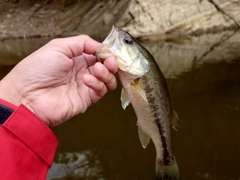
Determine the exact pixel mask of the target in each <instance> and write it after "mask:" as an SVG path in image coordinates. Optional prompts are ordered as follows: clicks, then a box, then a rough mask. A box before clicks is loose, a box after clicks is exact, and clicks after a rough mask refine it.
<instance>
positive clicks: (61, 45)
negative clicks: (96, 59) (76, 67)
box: [49, 35, 101, 58]
mask: <svg viewBox="0 0 240 180" xmlns="http://www.w3.org/2000/svg"><path fill="white" fill-rule="evenodd" d="M49 44H50V45H54V46H55V47H56V48H58V49H57V50H59V51H61V52H62V53H64V54H65V55H66V56H68V57H69V58H72V57H76V56H80V55H82V54H83V53H86V54H93V53H94V52H95V51H96V50H97V49H98V48H99V47H100V46H101V43H99V42H97V41H95V40H94V39H92V38H91V37H89V36H87V35H79V36H74V37H68V38H58V39H54V40H52V41H50V42H49Z"/></svg>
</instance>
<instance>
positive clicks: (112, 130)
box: [0, 32, 240, 180]
mask: <svg viewBox="0 0 240 180" xmlns="http://www.w3.org/2000/svg"><path fill="white" fill-rule="evenodd" d="M238 36H239V33H232V32H226V33H225V34H222V35H206V36H203V37H201V38H193V39H189V40H184V41H178V42H165V43H162V42H153V43H145V44H144V45H145V46H146V47H147V48H148V49H149V50H150V52H151V53H152V54H153V55H154V57H156V60H157V61H158V64H159V66H160V67H161V69H162V71H163V73H164V75H165V77H166V79H167V83H168V88H169V92H170V95H171V99H172V102H173V105H174V108H175V110H176V111H177V113H178V115H179V117H180V120H181V129H180V130H179V131H178V132H176V131H174V130H172V146H173V152H174V155H175V157H176V159H177V162H178V165H179V169H180V173H181V175H182V179H184V180H193V179H194V180H204V179H210V180H237V179H240V175H239V173H238V170H239V167H240V155H239V152H240V146H239V143H238V141H239V139H240V132H239V127H240V121H239V120H240V52H239V50H238V49H239V48H238V47H239V45H240V41H237V40H238V39H239V38H236V37H238ZM47 41H48V40H47V39H46V40H44V39H43V40H41V41H36V40H32V42H34V43H35V44H36V42H38V43H37V45H36V46H35V47H34V46H33V45H32V42H31V41H25V40H22V41H20V42H19V43H18V42H16V41H14V42H12V45H11V43H9V41H8V42H1V43H0V47H1V49H3V50H0V51H2V52H1V54H2V55H1V57H0V77H3V76H4V75H5V74H6V73H7V72H8V71H9V70H10V69H11V68H12V67H13V65H14V64H15V63H16V62H18V61H19V60H20V59H22V58H23V57H24V56H26V55H27V54H29V53H31V52H32V51H33V50H35V49H37V48H38V47H39V46H41V45H43V44H44V43H46V42H47ZM17 44H19V46H18V45H17ZM22 44H24V46H25V47H23V46H22ZM3 47H5V48H3ZM20 47H23V48H22V49H20ZM120 90H121V85H120V84H119V85H118V88H117V89H116V90H115V91H113V92H111V93H109V94H107V95H106V96H105V97H104V98H103V99H102V100H101V101H99V102H98V103H97V104H95V105H93V106H91V107H90V108H89V109H88V110H87V112H86V113H84V114H81V115H78V116H76V117H74V118H73V119H72V120H71V121H68V122H66V123H64V124H62V125H59V126H58V127H56V128H54V129H53V131H54V133H55V134H56V136H57V138H58V140H59V147H58V152H57V154H56V157H55V161H54V164H53V167H52V168H51V170H50V171H49V176H48V179H49V180H50V179H98V180H110V179H114V180H128V179H129V180H130V179H131V180H145V179H154V176H155V172H154V169H155V167H154V166H155V149H154V147H153V144H152V143H150V144H149V146H148V147H147V149H145V150H144V149H143V148H142V146H141V144H140V142H139V139H138V132H137V127H136V116H135V114H134V111H133V109H132V107H128V108H127V109H126V110H125V111H124V110H123V109H122V108H121V104H120V99H119V97H120Z"/></svg>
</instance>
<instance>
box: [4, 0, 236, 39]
mask: <svg viewBox="0 0 240 180" xmlns="http://www.w3.org/2000/svg"><path fill="white" fill-rule="evenodd" d="M30 2H31V1H30ZM0 22H1V24H0V37H1V39H6V38H13V37H36V36H68V35H75V34H82V33H85V34H89V35H90V36H93V37H98V38H100V39H102V38H103V37H105V36H106V34H107V33H108V32H109V31H110V29H111V26H112V24H116V25H117V26H119V27H121V28H123V29H125V30H127V31H129V32H130V33H131V34H132V35H133V36H136V37H139V38H141V39H142V40H151V41H152V40H159V39H174V38H176V37H179V36H181V37H186V36H192V35H194V36H195V35H201V34H205V33H209V32H211V33H217V32H221V31H223V30H226V29H227V30H235V29H238V28H239V24H240V2H239V1H238V0H228V1H226V0H178V1H175V0H148V1H144V0H130V1H129V0H121V1H117V0H98V1H85V0H79V1H76V2H75V3H74V4H73V5H71V6H68V7H63V6H61V5H59V4H56V3H54V1H50V0H48V1H43V0H39V1H33V2H31V3H26V2H25V3H24V2H23V1H17V3H12V2H8V1H4V2H1V3H0Z"/></svg>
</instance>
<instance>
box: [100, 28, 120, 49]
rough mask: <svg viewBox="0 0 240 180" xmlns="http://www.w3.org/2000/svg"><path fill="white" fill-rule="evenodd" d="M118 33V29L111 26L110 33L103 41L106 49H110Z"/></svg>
mask: <svg viewBox="0 0 240 180" xmlns="http://www.w3.org/2000/svg"><path fill="white" fill-rule="evenodd" d="M118 33H119V29H118V28H117V27H116V26H115V25H113V26H112V30H111V32H110V33H109V34H108V36H107V37H106V38H105V40H104V41H103V44H104V45H107V46H108V47H111V45H112V44H113V43H114V41H115V39H116V38H117V37H118Z"/></svg>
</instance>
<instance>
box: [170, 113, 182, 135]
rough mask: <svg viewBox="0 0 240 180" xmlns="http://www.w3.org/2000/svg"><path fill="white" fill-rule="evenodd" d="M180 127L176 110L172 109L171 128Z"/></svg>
mask: <svg viewBox="0 0 240 180" xmlns="http://www.w3.org/2000/svg"><path fill="white" fill-rule="evenodd" d="M180 127H181V123H180V119H179V117H178V115H177V112H176V111H175V110H174V109H173V118H172V128H173V129H174V130H176V131H178V130H179V129H180Z"/></svg>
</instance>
